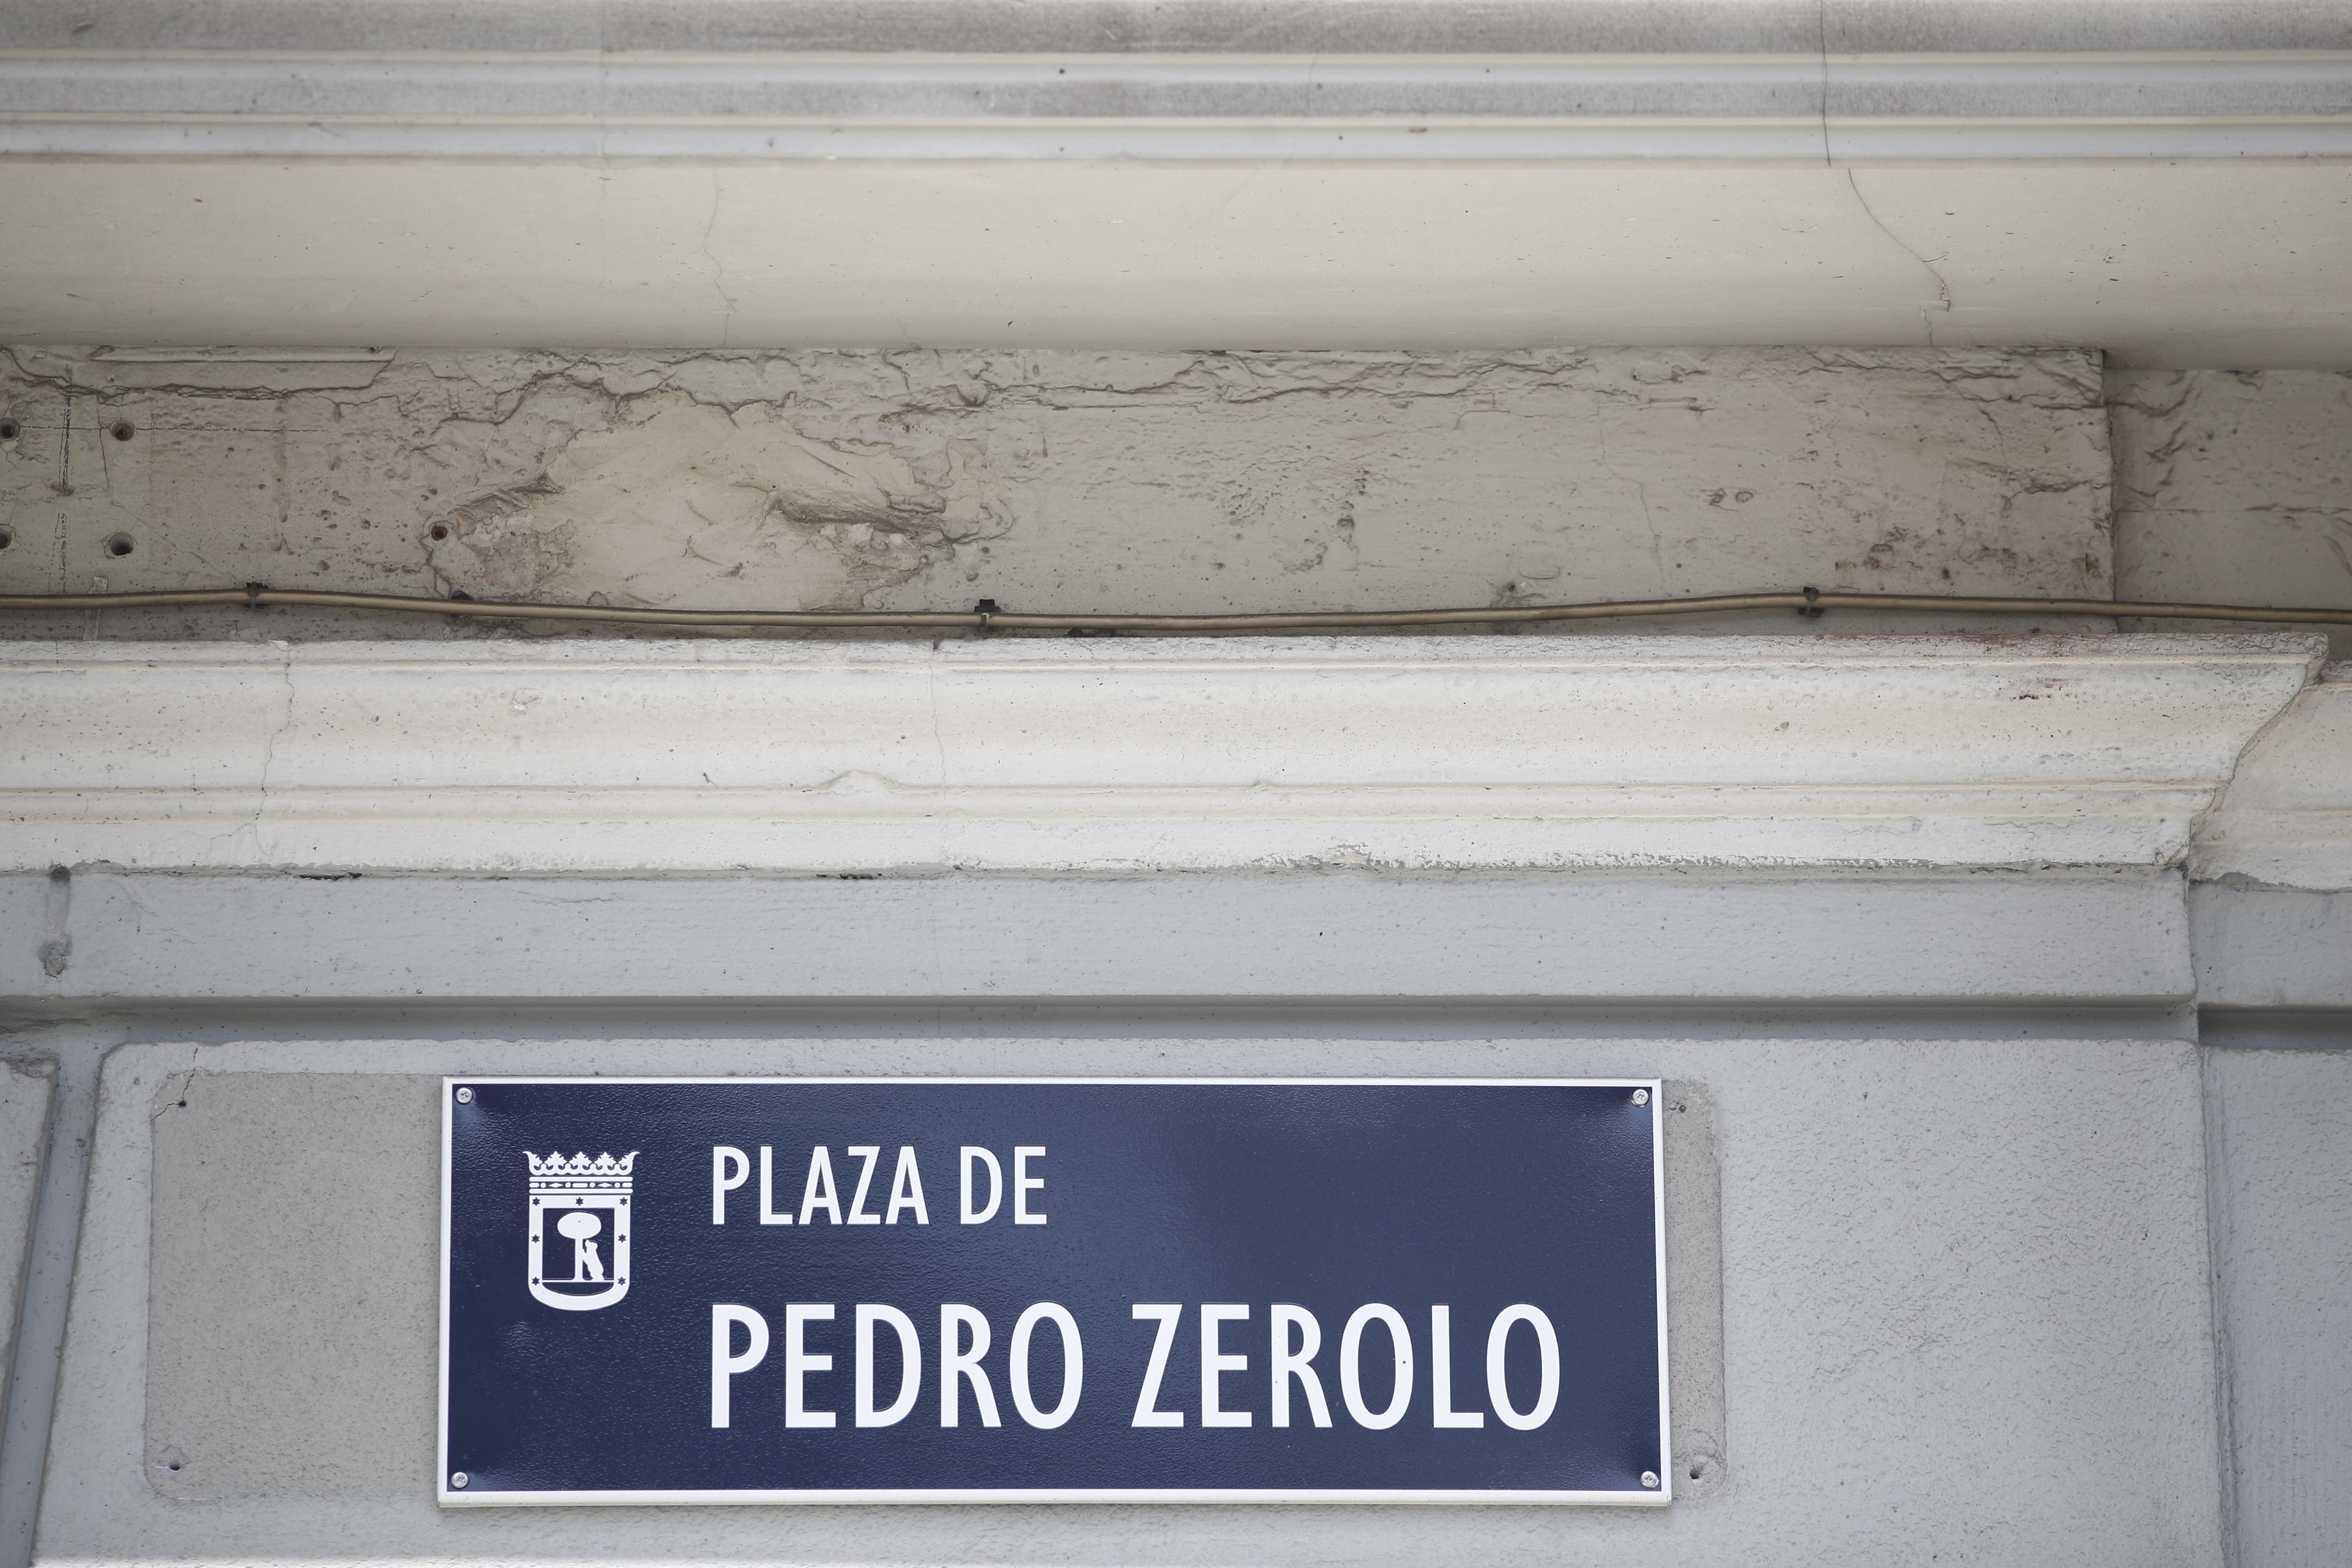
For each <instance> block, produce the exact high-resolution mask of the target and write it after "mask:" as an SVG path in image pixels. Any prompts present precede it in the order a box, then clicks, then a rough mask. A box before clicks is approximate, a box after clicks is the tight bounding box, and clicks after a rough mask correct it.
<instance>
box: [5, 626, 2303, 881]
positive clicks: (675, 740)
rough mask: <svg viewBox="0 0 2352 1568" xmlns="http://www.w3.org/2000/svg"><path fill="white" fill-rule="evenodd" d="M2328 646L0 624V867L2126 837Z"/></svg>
mask: <svg viewBox="0 0 2352 1568" xmlns="http://www.w3.org/2000/svg"><path fill="white" fill-rule="evenodd" d="M2323 647H2324V642H2323V640H2322V639H2320V638H2317V637H2309V636H2300V635H2285V636H2263V635H2257V636H2242V637H2227V636H2210V637H2197V636H2190V637H2174V636H2126V637H2021V638H1986V637H1948V638H1896V637H1887V638H1876V637H1856V638H1853V639H1837V640H1833V641H1824V640H1821V639H1779V638H1769V637H1756V638H1750V637H1714V638H1710V637H1650V638H1591V639H1589V640H1588V639H1577V640H1572V641H1571V640H1559V641H1549V642H1547V641H1539V640H1538V639H1534V638H1501V637H1496V638H1487V637H1460V638H1448V637H1437V638H1393V639H1381V638H1357V639H1331V640H1320V639H1315V640H1309V639H1297V640H1288V641H1285V640H1244V639H1234V640H1230V641H1193V642H1185V641H1146V640H1134V641H1127V640H1121V641H1117V642H1087V643H1073V642H1063V641H1059V640H1055V641H1043V640H1037V641H1018V640H1015V641H1001V642H996V643H984V642H980V643H961V644H948V645H943V646H937V647H921V646H908V645H903V644H841V643H835V644H818V643H803V644H779V643H760V642H748V641H747V642H737V641H724V642H721V641H712V642H708V643H700V644H693V643H677V644H659V643H593V642H589V643H572V644H566V645H562V646H551V645H548V644H544V643H542V644H536V645H533V644H527V643H485V644H473V645H444V644H422V643H380V644H340V645H319V646H310V647H294V646H290V645H282V644H281V645H278V646H277V647H235V646H228V645H223V644H204V645H195V644H147V645H115V646H108V645H102V644H77V643H67V644H19V645H14V646H12V647H7V648H6V649H5V650H0V668H5V671H6V675H7V679H6V680H5V696H0V731H5V732H6V733H10V734H13V735H15V736H17V737H19V738H20V741H19V743H18V745H17V746H16V747H15V748H13V749H12V751H11V752H10V753H9V754H8V755H6V756H5V757H0V868H9V869H18V870H40V869H43V868H48V867H50V866H53V865H64V866H73V865H87V864H103V865H109V866H113V867H121V868H213V869H268V868H296V869H301V868H309V869H400V870H413V871H443V872H461V873H463V872H472V873H484V872H488V873H518V872H533V871H537V872H583V871H595V870H609V871H625V872H705V873H709V872H718V873H726V872H741V871H762V872H793V873H825V872H841V871H854V872H898V873H921V872H935V871H940V870H948V869H978V870H993V871H1034V872H1136V871H1150V870H1161V871H1167V870H1177V871H1184V870H1203V869H1217V868H1257V869H1281V870H1297V869H1313V868H1370V869H1391V870H1438V871H1446V870H1461V869H1479V868H1505V869H1537V870H1549V869H1565V868H1645V867H1665V868H1706V869H1709V870H1713V871H1731V870H1738V869H1740V868H1757V869H1788V868H1807V867H1822V868H1846V869H1861V870H1878V869H1885V868H1896V869H1911V870H1916V869H1934V868H2014V867H2032V868H2051V867H2138V868H2155V867H2162V866H2167V865H2170V864H2173V863H2175V862H2176V861H2177V860H2178V859H2179V858H2181V857H2182V856H2183V855H2184V854H2185V852H2186V850H2187V849H2188V847H2189V834H2190V827H2191V824H2192V821H2193V819H2195V818H2196V817H2197V816H2198V815H2199V814H2200V813H2201V812H2202V811H2204V810H2205V809H2206V808H2207V807H2208V805H2210V802H2211V800H2212V797H2213V795H2214V794H2215V792H2216V791H2217V790H2218V789H2219V788H2220V787H2221V784H2222V783H2223V782H2224V781H2225V780H2226V779H2227V778H2228V777H2229V775H2230V773H2231V770H2232V769H2233V768H2234V767H2235V766H2236V765H2237V761H2238V757H2239V754H2240V752H2242V750H2243V749H2244V747H2245V745H2246V743H2247V742H2249V741H2250V740H2251V739H2252V737H2253V735H2254V734H2255V733H2256V731H2259V730H2260V729H2261V728H2262V727H2263V725H2264V724H2266V723H2268V722H2269V721H2271V720H2272V719H2273V717H2275V716H2276V715H2277V714H2278V713H2279V712H2280V711H2281V710H2282V709H2284V708H2285V707H2286V705H2287V704H2288V703H2289V702H2290V700H2293V699H2294V696H2295V694H2296V693H2297V692H2298V691H2300V690H2301V689H2303V687H2304V685H2305V681H2306V680H2307V679H2309V677H2310V675H2311V674H2312V673H2313V671H2314V670H2315V668H2317V665H2318V662H2319V658H2320V654H2321V650H2322V648H2323ZM35 738H37V743H36V742H35Z"/></svg>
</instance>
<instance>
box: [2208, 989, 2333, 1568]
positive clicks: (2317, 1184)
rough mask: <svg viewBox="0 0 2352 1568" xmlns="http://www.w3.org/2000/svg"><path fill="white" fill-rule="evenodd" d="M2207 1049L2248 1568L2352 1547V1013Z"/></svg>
mask: <svg viewBox="0 0 2352 1568" xmlns="http://www.w3.org/2000/svg"><path fill="white" fill-rule="evenodd" d="M2332 1043H2333V1044H2334V1045H2335V1046H2336V1047H2339V1048H2336V1049H2321V1050H2293V1051H2263V1050H2219V1051H2211V1052H2209V1053H2208V1054H2207V1057H2206V1066H2205V1081H2206V1093H2207V1105H2208V1111H2207V1114H2208V1118H2209V1122H2210V1127H2211V1133H2210V1136H2211V1140H2212V1184H2213V1225H2214V1237H2213V1242H2214V1256H2215V1260H2216V1262H2217V1265H2218V1267H2219V1268H2220V1272H2221V1289H2220V1303H2221V1342H2222V1345H2223V1351H2224V1354H2225V1356H2226V1358H2227V1364H2228V1368H2229V1378H2230V1433H2231V1447H2232V1449H2233V1455H2232V1457H2233V1459H2234V1466H2233V1468H2234V1471H2235V1477H2236V1487H2237V1497H2236V1508H2235V1510H2233V1519H2232V1535H2233V1538H2234V1539H2233V1541H2232V1542H2231V1544H2232V1546H2233V1547H2234V1549H2235V1550H2234V1552H2233V1553H2232V1555H2231V1559H2230V1561H2231V1563H2233V1564H2235V1568H2316V1565H2317V1564H2321V1563H2343V1562H2346V1561H2347V1560H2352V1483H2347V1479H2346V1476H2345V1466H2344V1458H2345V1455H2346V1454H2347V1453H2352V1183H2347V1181H2346V1179H2345V1174H2346V1172H2345V1161H2346V1151H2347V1150H2352V1049H2346V1048H2340V1047H2352V1026H2346V1027H2342V1028H2339V1029H2338V1031H2337V1032H2336V1037H2335V1039H2334V1041H2333V1042H2332Z"/></svg>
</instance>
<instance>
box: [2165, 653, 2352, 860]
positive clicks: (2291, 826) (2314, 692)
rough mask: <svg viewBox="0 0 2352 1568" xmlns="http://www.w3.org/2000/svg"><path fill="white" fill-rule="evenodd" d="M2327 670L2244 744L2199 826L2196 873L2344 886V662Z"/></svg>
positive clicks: (2349, 763)
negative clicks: (2256, 737) (2232, 774)
mask: <svg viewBox="0 0 2352 1568" xmlns="http://www.w3.org/2000/svg"><path fill="white" fill-rule="evenodd" d="M2327 673H2328V677H2329V678H2328V679H2323V680H2322V681H2320V682H2319V683H2318V684H2317V685H2315V686H2314V687H2312V688H2311V689H2310V690H2308V691H2306V692H2305V693H2304V694H2303V696H2301V697H2300V698H2298V699H2297V700H2295V702H2294V705H2293V706H2292V707H2290V708H2289V709H2288V710H2286V711H2285V712H2284V713H2283V714H2282V715H2281V716H2280V718H2279V721H2278V722H2277V723H2276V724H2274V725H2273V726H2272V727H2271V728H2270V729H2269V730H2268V731H2265V732H2264V733H2263V736H2262V738H2261V739H2260V740H2259V741H2257V742H2255V743H2254V745H2253V746H2252V749H2251V750H2249V751H2248V752H2247V753H2246V757H2245V761H2244V762H2243V763H2241V764H2240V765H2239V767H2238V771H2237V774H2236V776H2235V777H2234V778H2232V779H2231V781H2230V787H2229V789H2228V790H2227V791H2226V792H2225V793H2224V794H2223V795H2221V800H2220V802H2219V804H2218V805H2216V806H2215V808H2214V810H2213V812H2212V814H2211V815H2210V816H2208V817H2207V818H2206V819H2205V822H2204V823H2203V825H2202V826H2200V829H2199V831H2198V834H2197V842H2196V847H2195V851H2194V853H2193V855H2192V857H2191V861H2190V864H2191V866H2192V868H2194V870H2195V873H2196V875H2197V876H2198V877H2199V879H2202V880H2210V881H2219V880H2221V879H2223V878H2242V879H2246V880H2248V881H2251V882H2255V883H2259V884H2262V885H2263V886H2266V887H2273V888H2295V889H2309V890H2314V891H2332V890H2336V889H2347V888H2352V666H2347V665H2336V666H2334V667H2332V668H2330V669H2329V670H2328V672H2327Z"/></svg>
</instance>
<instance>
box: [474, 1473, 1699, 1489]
mask: <svg viewBox="0 0 2352 1568" xmlns="http://www.w3.org/2000/svg"><path fill="white" fill-rule="evenodd" d="M472 1479H473V1478H472V1477H471V1476H468V1475H467V1474H466V1472H465V1471H463V1470H459V1471H458V1472H457V1474H455V1475H453V1476H451V1477H450V1478H449V1489H450V1490H452V1491H460V1492H461V1491H464V1490H465V1489H466V1488H467V1484H468V1483H470V1482H471V1481H472ZM1650 1479H1651V1480H1652V1481H1653V1482H1654V1481H1656V1480H1657V1479H1658V1478H1657V1477H1655V1476H1652V1477H1651V1478H1650Z"/></svg>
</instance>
